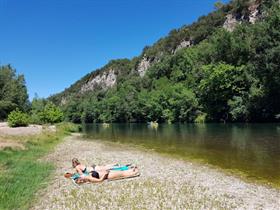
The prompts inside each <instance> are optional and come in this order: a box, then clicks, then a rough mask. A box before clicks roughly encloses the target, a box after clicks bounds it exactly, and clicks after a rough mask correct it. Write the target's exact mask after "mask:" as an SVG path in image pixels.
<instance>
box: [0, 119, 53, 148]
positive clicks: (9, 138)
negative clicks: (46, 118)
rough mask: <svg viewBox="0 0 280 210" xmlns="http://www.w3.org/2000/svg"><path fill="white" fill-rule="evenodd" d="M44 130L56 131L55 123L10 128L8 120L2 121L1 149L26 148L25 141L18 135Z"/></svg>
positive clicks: (0, 126) (0, 127)
mask: <svg viewBox="0 0 280 210" xmlns="http://www.w3.org/2000/svg"><path fill="white" fill-rule="evenodd" d="M43 130H47V131H51V132H55V131H56V127H55V126H54V125H49V126H42V125H29V126H28V127H16V128H10V127H9V126H8V124H7V123H6V122H1V123H0V150H3V149H5V148H8V147H9V148H13V149H25V147H24V145H23V142H20V141H19V140H18V137H22V136H30V135H37V134H40V133H41V132H42V131H43Z"/></svg>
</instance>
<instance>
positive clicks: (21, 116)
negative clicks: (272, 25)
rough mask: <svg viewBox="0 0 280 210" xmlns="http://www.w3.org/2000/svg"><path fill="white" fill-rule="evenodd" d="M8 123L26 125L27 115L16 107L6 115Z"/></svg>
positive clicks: (11, 125) (16, 125) (17, 125)
mask: <svg viewBox="0 0 280 210" xmlns="http://www.w3.org/2000/svg"><path fill="white" fill-rule="evenodd" d="M8 124H9V126H10V127H20V126H28V124H29V116H28V115H27V114H26V113H23V112H22V111H20V110H19V109H16V110H14V111H12V112H11V113H10V114H9V115H8Z"/></svg>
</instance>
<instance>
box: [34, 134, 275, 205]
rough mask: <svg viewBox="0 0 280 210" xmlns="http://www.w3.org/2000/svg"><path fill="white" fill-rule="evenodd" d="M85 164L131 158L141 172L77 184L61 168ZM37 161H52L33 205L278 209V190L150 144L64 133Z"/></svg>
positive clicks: (69, 168) (106, 162)
mask: <svg viewBox="0 0 280 210" xmlns="http://www.w3.org/2000/svg"><path fill="white" fill-rule="evenodd" d="M73 157H77V158H79V159H80V161H81V162H82V163H84V164H92V163H95V164H108V163H116V162H118V163H123V164H125V163H134V164H136V165H137V166H138V167H139V169H140V172H141V176H140V177H137V178H132V179H126V180H119V181H104V182H103V183H101V184H83V185H81V186H80V187H78V186H75V185H74V184H73V183H72V182H71V181H70V180H68V179H65V178H64V177H63V174H64V173H65V172H67V171H73V169H72V168H71V159H72V158H73ZM41 161H52V162H54V164H55V166H56V170H55V172H54V174H53V179H52V181H51V182H50V184H49V185H48V187H47V188H45V189H44V190H42V191H40V192H39V193H38V195H37V197H38V199H37V201H36V202H35V203H34V206H33V207H32V209H40V210H41V209H279V207H280V191H279V190H278V189H273V188H269V187H266V186H262V185H257V184H253V183H247V182H244V181H243V180H240V179H238V178H236V177H234V176H230V175H226V174H224V173H223V172H220V171H219V170H217V169H213V168H211V167H208V166H204V165H201V164H196V163H191V162H186V161H182V160H178V159H173V158H171V157H166V156H163V155H160V154H157V153H155V152H153V151H152V150H146V149H142V148H141V149H139V148H134V147H132V146H127V145H120V144H117V143H104V142H102V141H99V140H95V141H93V140H91V141H87V140H84V139H82V138H81V137H80V136H78V135H73V136H70V137H67V138H66V139H65V140H64V141H63V142H62V143H61V144H60V145H58V146H57V147H56V149H55V150H54V151H53V153H51V154H49V155H48V156H46V157H45V158H44V159H43V160H41Z"/></svg>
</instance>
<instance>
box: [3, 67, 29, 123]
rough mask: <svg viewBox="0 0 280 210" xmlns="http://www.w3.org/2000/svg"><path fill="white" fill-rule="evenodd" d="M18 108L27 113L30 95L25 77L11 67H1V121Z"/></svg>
mask: <svg viewBox="0 0 280 210" xmlns="http://www.w3.org/2000/svg"><path fill="white" fill-rule="evenodd" d="M16 108H18V109H20V110H22V111H27V110H28V108H29V103H28V94H27V89H26V86H25V80H24V76H23V75H16V70H15V69H13V68H12V67H11V66H10V65H6V66H0V120H4V119H6V118H7V116H8V114H9V113H10V112H11V111H13V110H15V109H16Z"/></svg>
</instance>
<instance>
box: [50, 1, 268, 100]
mask: <svg viewBox="0 0 280 210" xmlns="http://www.w3.org/2000/svg"><path fill="white" fill-rule="evenodd" d="M263 1H266V0H242V1H240V0H239V1H237V0H233V1H231V2H230V3H229V4H228V5H224V6H222V7H221V8H220V9H218V10H216V11H214V12H212V13H210V14H209V15H207V16H203V17H201V18H199V19H198V21H197V22H195V23H193V24H191V25H186V26H183V27H181V28H180V29H177V30H172V31H171V32H170V33H169V35H168V36H166V37H164V38H162V39H160V40H159V41H158V42H156V43H155V44H154V45H153V46H151V47H146V48H144V50H143V52H142V54H141V55H140V56H138V57H136V58H134V59H133V60H128V61H127V62H128V64H125V65H123V64H117V65H114V66H113V67H112V66H111V65H106V66H105V67H103V68H101V69H100V70H98V71H93V72H91V73H89V74H88V75H86V76H85V77H83V78H82V79H80V80H79V81H78V82H76V83H75V84H73V85H72V86H71V87H70V88H67V89H66V90H65V91H63V92H62V93H59V94H57V95H54V96H52V97H51V99H52V100H53V101H55V102H59V103H60V104H61V102H63V103H66V101H67V98H68V97H69V96H71V95H75V94H79V95H80V94H84V93H86V92H89V91H94V90H95V88H101V89H103V90H106V89H108V88H111V87H113V86H115V85H116V84H117V83H118V78H119V76H120V75H122V77H125V76H124V75H131V74H133V73H135V72H136V74H137V75H138V76H140V78H143V77H144V76H145V74H146V73H147V71H149V68H151V67H152V66H153V65H154V64H155V63H157V62H159V61H160V60H161V58H162V57H163V56H164V55H170V56H173V55H174V54H176V53H177V52H178V51H179V50H180V49H183V48H187V47H192V46H193V45H196V44H198V43H200V42H201V41H203V40H204V39H206V38H207V37H208V36H210V35H211V34H212V33H214V32H215V30H216V29H217V28H220V27H223V28H225V29H226V30H228V31H233V30H234V29H235V27H236V26H237V25H239V24H241V23H243V22H248V23H251V24H254V23H255V22H256V21H258V19H260V18H261V17H262V11H261V5H262V2H263ZM238 2H243V3H242V6H243V8H241V7H240V8H237V7H238V6H236V5H237V3H238ZM244 5H245V6H244ZM118 65H119V66H118Z"/></svg>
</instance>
